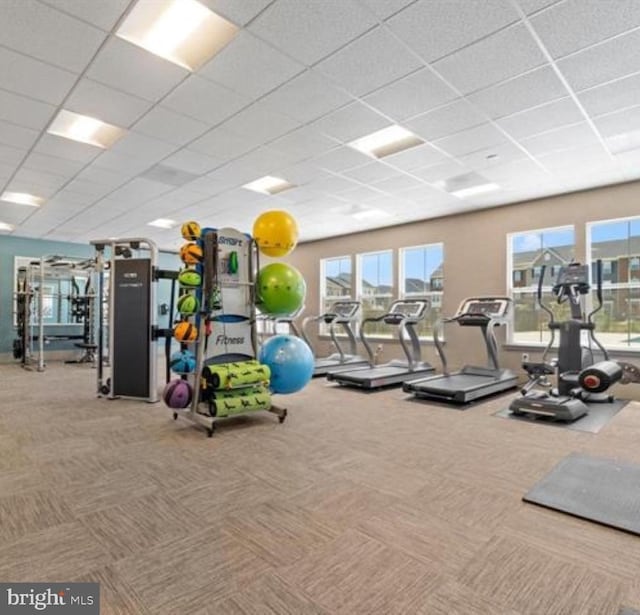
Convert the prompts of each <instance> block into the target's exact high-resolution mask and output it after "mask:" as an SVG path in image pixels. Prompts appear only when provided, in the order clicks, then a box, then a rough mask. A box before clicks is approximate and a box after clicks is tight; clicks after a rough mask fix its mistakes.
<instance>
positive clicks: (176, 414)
mask: <svg viewBox="0 0 640 615" xmlns="http://www.w3.org/2000/svg"><path fill="white" fill-rule="evenodd" d="M173 420H174V421H177V420H178V413H177V412H174V413H173Z"/></svg>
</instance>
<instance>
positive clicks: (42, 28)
mask: <svg viewBox="0 0 640 615" xmlns="http://www.w3.org/2000/svg"><path fill="white" fill-rule="evenodd" d="M105 37H106V34H105V33H104V32H102V31H101V30H98V29H97V28H94V27H93V26H90V25H88V24H86V23H83V22H81V21H78V20H77V19H74V18H73V17H70V16H68V15H65V14H64V13H61V12H60V11H56V10H54V9H52V8H51V7H50V6H47V5H45V4H41V3H40V2H36V0H20V1H17V0H8V1H5V2H0V45H4V46H5V47H11V48H12V49H15V50H17V51H21V52H22V53H25V54H27V55H30V56H33V57H35V58H38V59H39V60H44V61H45V62H48V63H50V64H55V65H56V66H60V67H62V68H66V69H68V70H70V71H73V72H75V73H80V72H81V71H83V70H84V69H85V67H86V66H87V64H88V62H89V60H91V58H92V57H93V54H94V53H95V52H96V51H97V49H98V47H99V46H100V44H101V43H102V41H103V40H104V38H105Z"/></svg>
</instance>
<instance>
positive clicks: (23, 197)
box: [0, 190, 44, 207]
mask: <svg viewBox="0 0 640 615" xmlns="http://www.w3.org/2000/svg"><path fill="white" fill-rule="evenodd" d="M0 201H7V202H8V203H15V204H16V205H28V206H29V207H40V205H42V204H43V203H44V199H43V198H42V197H41V196H34V195H33V194H27V193H26V192H9V191H8V190H7V191H6V192H3V193H2V195H0Z"/></svg>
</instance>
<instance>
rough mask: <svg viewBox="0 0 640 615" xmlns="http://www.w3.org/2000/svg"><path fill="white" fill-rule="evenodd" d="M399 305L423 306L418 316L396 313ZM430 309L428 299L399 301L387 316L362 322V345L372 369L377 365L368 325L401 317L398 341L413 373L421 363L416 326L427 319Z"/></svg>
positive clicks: (372, 317)
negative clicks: (370, 342)
mask: <svg viewBox="0 0 640 615" xmlns="http://www.w3.org/2000/svg"><path fill="white" fill-rule="evenodd" d="M398 304H416V305H419V306H421V310H420V312H419V313H418V316H413V315H409V314H403V313H402V312H395V311H394V306H396V305H398ZM428 308H429V301H427V300H426V299H399V300H397V301H394V302H393V303H392V304H391V307H390V309H389V311H388V312H386V313H385V314H382V315H380V316H369V318H365V319H364V320H363V321H362V326H361V327H360V340H361V341H362V345H363V346H364V347H365V349H366V351H367V356H368V357H369V364H370V365H371V367H373V366H374V364H375V355H374V352H373V349H372V348H371V344H369V342H368V340H367V337H366V325H367V324H368V323H372V322H380V321H385V322H386V319H387V318H390V317H394V318H398V316H400V317H401V318H400V320H399V322H398V323H397V324H398V341H399V342H400V346H401V347H402V350H403V352H404V354H405V356H406V357H407V365H408V366H409V370H410V371H413V368H414V367H415V366H416V365H417V364H418V363H420V361H421V352H420V340H419V338H418V335H417V333H416V331H415V329H414V326H415V325H416V324H417V323H418V322H420V321H421V320H424V319H425V317H426V315H427V310H428ZM405 331H406V332H407V335H408V337H409V340H410V341H411V347H409V346H408V345H407V340H406V339H405V336H404V333H405Z"/></svg>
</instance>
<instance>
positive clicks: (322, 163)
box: [313, 145, 371, 173]
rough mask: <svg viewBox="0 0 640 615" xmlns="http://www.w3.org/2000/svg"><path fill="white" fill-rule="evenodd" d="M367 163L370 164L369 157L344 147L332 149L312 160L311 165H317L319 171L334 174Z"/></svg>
mask: <svg viewBox="0 0 640 615" xmlns="http://www.w3.org/2000/svg"><path fill="white" fill-rule="evenodd" d="M367 162H371V158H369V156H366V155H365V154H362V153H361V152H359V151H357V150H355V149H353V148H351V147H347V146H346V145H345V146H343V147H338V148H336V149H333V150H331V151H329V152H327V153H325V154H322V155H320V156H318V157H317V158H315V159H314V160H313V164H317V165H318V166H319V167H320V168H321V169H326V170H327V171H333V172H334V173H335V172H342V171H347V170H348V169H353V168H354V167H360V166H362V165H363V164H365V163H367Z"/></svg>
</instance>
